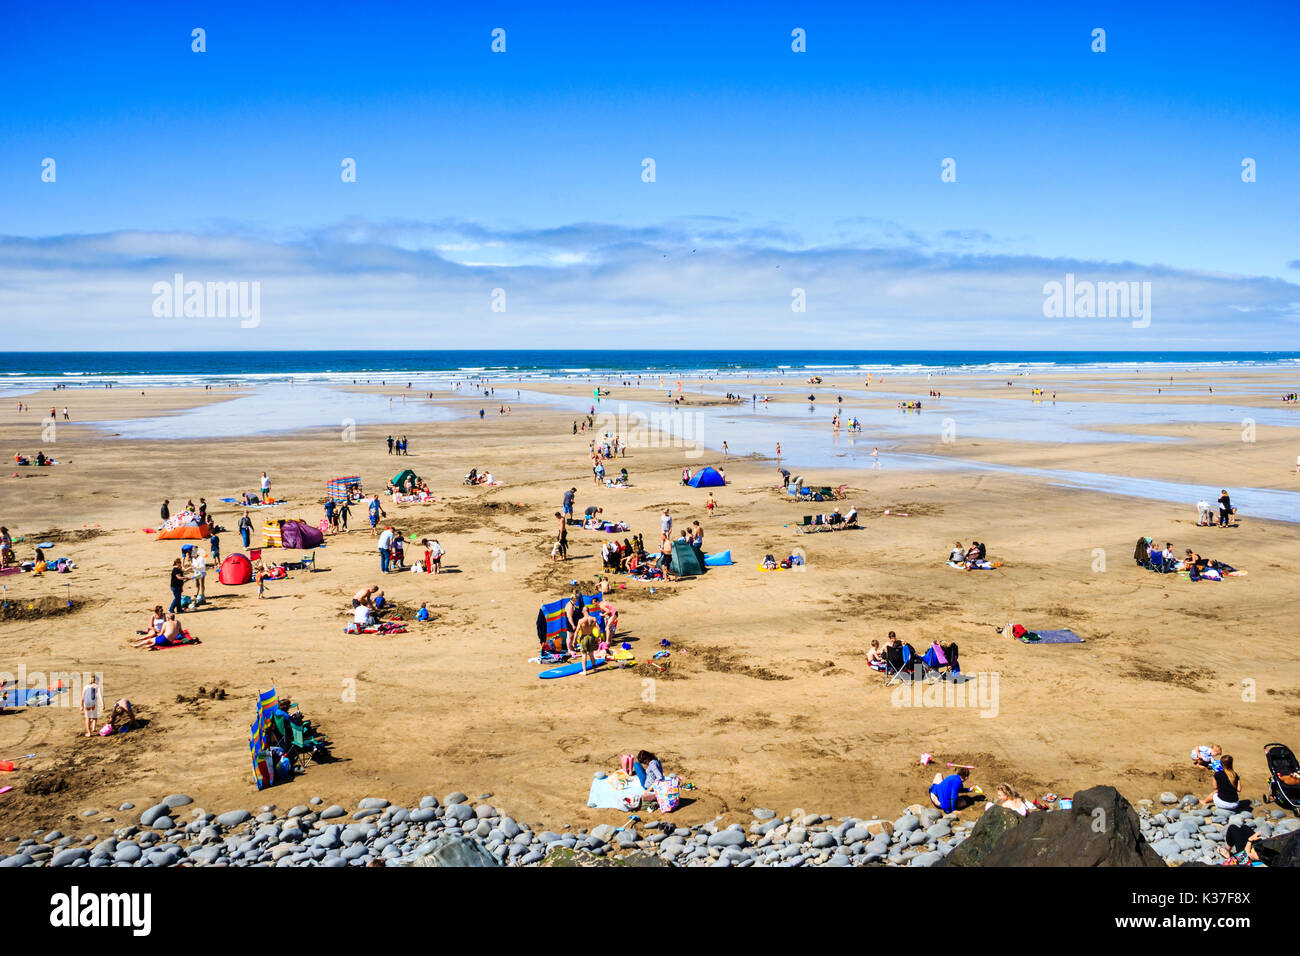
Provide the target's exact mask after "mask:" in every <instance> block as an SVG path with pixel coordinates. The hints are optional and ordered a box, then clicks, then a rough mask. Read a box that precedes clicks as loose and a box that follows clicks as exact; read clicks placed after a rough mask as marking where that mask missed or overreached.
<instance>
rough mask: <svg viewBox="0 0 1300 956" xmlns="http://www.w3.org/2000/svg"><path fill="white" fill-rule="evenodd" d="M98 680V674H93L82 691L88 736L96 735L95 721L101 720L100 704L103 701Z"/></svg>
mask: <svg viewBox="0 0 1300 956" xmlns="http://www.w3.org/2000/svg"><path fill="white" fill-rule="evenodd" d="M98 680H99V678H98V677H97V676H95V675H94V674H91V675H90V683H89V684H87V685H86V686H85V688H84V689H83V690H82V692H81V715H82V716H83V717H84V718H85V719H86V736H87V737H93V736H94V735H95V723H96V721H98V720H99V711H100V706H101V705H102V703H103V702H102V700H101V698H100V694H99V684H98V683H97V682H98Z"/></svg>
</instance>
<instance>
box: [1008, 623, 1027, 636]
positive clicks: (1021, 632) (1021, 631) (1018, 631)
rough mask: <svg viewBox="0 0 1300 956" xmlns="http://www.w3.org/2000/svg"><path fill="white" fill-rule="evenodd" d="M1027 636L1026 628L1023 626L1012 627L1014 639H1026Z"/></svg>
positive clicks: (1014, 625)
mask: <svg viewBox="0 0 1300 956" xmlns="http://www.w3.org/2000/svg"><path fill="white" fill-rule="evenodd" d="M1025 634H1026V631H1025V626H1024V625H1023V624H1013V625H1011V636H1012V637H1024V636H1025Z"/></svg>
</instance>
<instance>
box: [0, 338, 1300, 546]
mask: <svg viewBox="0 0 1300 956" xmlns="http://www.w3.org/2000/svg"><path fill="white" fill-rule="evenodd" d="M1250 370H1256V371H1283V372H1290V371H1294V372H1295V374H1296V381H1295V382H1294V383H1288V384H1281V385H1279V384H1278V383H1276V382H1275V381H1273V382H1263V381H1261V382H1246V383H1240V382H1236V383H1232V385H1231V386H1230V387H1228V388H1223V387H1218V386H1220V385H1221V383H1224V382H1225V380H1226V378H1227V376H1229V375H1230V374H1231V373H1233V372H1243V371H1250ZM1117 371H1118V372H1130V371H1131V372H1137V373H1147V374H1148V375H1152V374H1158V375H1159V376H1160V377H1161V378H1163V377H1164V376H1166V375H1168V376H1172V377H1173V379H1174V380H1175V381H1174V382H1173V383H1165V382H1161V383H1160V384H1161V386H1162V388H1163V391H1166V392H1169V393H1170V397H1174V396H1175V395H1181V397H1182V398H1184V399H1185V398H1187V397H1189V396H1195V397H1196V400H1195V401H1193V402H1189V401H1185V400H1183V401H1179V402H1176V403H1168V404H1167V403H1164V402H1161V401H1153V400H1152V398H1153V396H1152V394H1151V393H1152V390H1153V386H1152V383H1151V380H1150V379H1147V380H1146V381H1145V382H1141V384H1139V382H1140V381H1141V380H1140V375H1138V376H1135V379H1136V380H1137V381H1135V382H1134V386H1133V388H1132V389H1130V390H1123V389H1121V390H1120V391H1119V392H1117V391H1116V388H1115V385H1116V383H1115V382H1114V381H1113V379H1112V380H1111V381H1109V382H1104V381H1103V380H1102V374H1103V373H1112V374H1113V373H1115V372H1117ZM1059 372H1071V373H1083V374H1082V375H1078V374H1076V375H1074V377H1072V379H1071V381H1070V384H1069V388H1070V391H1071V392H1072V393H1073V394H1074V395H1075V396H1076V397H1075V398H1073V400H1071V401H1069V402H1066V401H1062V402H1061V403H1060V404H1059V405H1058V404H1057V403H1056V402H1055V401H1054V400H1048V399H1047V398H1046V397H1044V398H1043V399H1042V400H1034V401H1032V402H1025V401H1023V400H1017V399H1023V397H1024V393H1025V391H1026V390H1028V389H1029V388H1030V387H1031V386H1032V385H1034V384H1035V382H1036V381H1038V382H1041V383H1042V384H1045V385H1046V386H1047V387H1048V388H1049V389H1051V388H1056V387H1058V386H1057V384H1056V383H1054V382H1053V381H1052V379H1051V376H1052V374H1053V373H1059ZM1089 372H1095V373H1096V374H1097V378H1096V379H1090V378H1089V377H1088V375H1087V373H1089ZM959 373H960V374H962V375H972V374H974V375H978V374H987V375H989V376H996V377H997V378H1006V379H1007V380H1008V381H1012V380H1015V382H1016V384H1017V385H1019V386H1021V388H1017V389H1014V390H1009V391H1008V392H1007V393H1006V395H1005V397H1000V396H982V397H981V396H970V395H966V396H961V397H958V396H944V397H943V399H942V401H941V402H939V403H935V402H929V401H925V402H923V405H924V407H923V409H921V410H918V411H916V412H908V411H902V410H897V409H895V408H894V407H893V405H892V404H890V401H889V400H895V399H896V400H897V401H899V402H902V401H905V400H914V399H924V396H922V395H920V394H904V393H902V392H899V393H894V392H892V391H890V390H889V388H890V384H891V383H890V376H891V375H898V374H908V375H911V376H916V375H918V374H921V375H926V376H930V377H932V380H933V383H934V384H933V387H934V388H935V389H936V390H939V391H942V388H943V386H942V379H943V376H945V375H948V374H959ZM872 375H874V376H876V377H875V378H874V379H872V381H871V384H870V386H868V382H867V379H868V377H870V376H872ZM637 376H640V377H641V378H642V380H643V384H645V385H647V386H648V385H650V384H652V383H654V384H657V383H658V379H659V378H663V379H664V380H665V382H664V386H665V388H666V389H667V390H668V392H669V393H671V392H672V391H673V390H674V389H675V387H676V381H677V380H678V379H685V380H689V382H690V384H689V386H688V388H689V391H690V393H691V394H704V395H714V396H720V395H723V394H724V393H725V392H727V391H739V392H741V393H742V394H744V395H745V398H746V399H747V400H746V401H743V402H740V403H735V404H723V405H713V406H708V405H706V406H696V407H693V408H691V409H690V410H689V411H673V410H671V406H668V405H667V403H655V402H644V401H636V400H627V401H625V400H624V399H623V398H622V397H621V396H620V395H619V390H618V389H617V388H614V394H613V395H612V396H611V397H609V398H605V399H601V398H598V397H595V396H593V395H582V394H579V395H573V394H567V395H561V394H556V393H553V392H546V391H544V390H542V386H543V385H544V383H545V382H546V381H555V380H565V381H589V382H592V383H598V384H600V385H602V386H604V385H606V384H610V385H617V383H619V382H621V381H629V380H631V381H635V379H636V378H637ZM747 377H752V378H754V379H763V380H765V383H764V385H762V386H761V387H759V386H757V385H756V387H755V388H754V389H753V391H754V392H762V393H764V394H776V393H797V394H798V395H799V396H800V397H801V398H802V397H803V396H805V395H807V397H808V399H809V400H808V401H806V402H798V403H790V402H773V403H770V404H767V403H764V402H763V401H762V395H758V394H753V395H749V394H745V393H747V392H749V391H750V390H749V389H746V388H744V386H743V385H740V386H736V385H733V384H731V382H733V381H734V380H737V379H740V380H742V381H743V379H745V378H747ZM818 378H822V379H823V380H824V382H825V385H824V387H822V388H816V387H813V386H810V385H809V382H810V381H814V380H816V379H818ZM882 378H883V381H882ZM773 379H776V380H777V381H776V382H775V383H773ZM712 380H719V381H712ZM530 382H532V383H535V384H536V385H537V386H538V388H536V389H530V388H529V383H530ZM353 383H356V384H371V385H377V384H384V385H388V386H398V387H400V389H401V391H400V392H399V393H398V395H397V396H396V397H389V396H385V395H382V394H377V393H364V392H354V391H350V390H344V389H342V388H339V387H338V386H342V385H350V384H353ZM504 383H511V384H509V385H506V384H504ZM408 384H409V385H410V386H411V388H410V391H409V392H407V390H406V386H407V385H408ZM202 385H211V386H213V388H214V389H223V390H226V389H229V390H230V395H229V397H225V396H223V397H221V398H220V399H219V400H218V401H216V402H214V403H211V404H207V405H204V406H200V407H198V408H193V409H187V410H183V411H181V412H178V413H176V414H169V415H161V416H157V417H152V418H137V419H115V420H109V421H104V422H88V423H84V424H91V425H94V426H97V427H99V428H100V429H101V430H102V431H103V432H104V434H105V437H106V438H109V439H145V440H168V439H196V438H197V439H203V438H208V439H214V438H232V437H239V436H251V435H265V434H273V433H277V432H278V433H287V432H295V431H299V430H304V429H327V428H328V429H334V430H338V431H339V433H340V434H342V435H345V436H347V435H353V434H355V433H357V430H358V429H361V430H363V433H365V430H367V429H368V430H371V431H373V430H374V429H380V430H382V431H383V432H385V433H389V432H391V433H397V434H401V433H402V432H403V431H404V430H405V429H406V428H407V427H413V426H415V425H417V424H421V423H428V422H434V421H450V420H453V419H458V418H461V419H463V418H475V417H480V414H479V408H478V405H479V404H480V403H481V404H482V405H483V406H484V408H483V410H482V416H483V417H488V418H494V417H498V416H499V415H500V414H501V413H502V411H504V406H505V404H512V405H516V404H517V405H520V406H526V405H534V406H545V407H548V408H551V409H557V410H562V411H564V412H566V413H569V414H572V415H573V416H574V418H575V421H576V419H577V418H579V417H582V416H584V415H586V414H588V413H595V414H596V415H597V417H598V426H599V427H600V428H601V429H603V430H607V431H610V432H611V433H615V434H625V435H626V434H628V433H629V430H630V429H631V428H632V427H634V426H635V423H636V422H637V421H640V422H648V423H649V424H650V427H651V434H655V435H661V436H667V437H668V440H669V441H670V442H671V443H672V445H673V446H674V447H680V448H681V450H682V455H683V462H684V464H685V465H687V466H698V465H700V464H706V463H710V462H716V461H717V459H718V458H719V455H718V452H719V450H720V449H721V447H722V445H723V443H724V442H725V443H726V446H727V447H728V448H729V449H730V453H731V454H732V455H757V456H759V457H761V458H774V452H775V448H776V445H777V443H778V442H779V443H780V444H781V447H782V449H783V457H782V459H781V462H780V463H781V464H783V465H789V466H790V467H791V468H792V469H794V470H795V471H796V472H800V471H802V472H805V473H807V474H809V475H810V476H811V475H812V474H814V473H815V472H816V471H818V470H820V469H836V468H855V469H859V470H861V469H871V473H873V474H874V473H875V471H876V470H877V469H885V468H887V469H890V470H893V469H904V470H908V471H925V472H943V471H963V472H971V471H976V472H986V473H990V474H992V473H1002V474H1009V475H1018V476H1022V477H1028V478H1034V479H1037V480H1041V481H1046V482H1048V483H1051V484H1055V485H1058V486H1061V487H1066V488H1076V489H1084V490H1089V491H1096V492H1101V493H1104V494H1112V495H1116V494H1117V495H1124V496H1131V497H1137V498H1145V499H1148V500H1157V501H1164V502H1169V503H1171V504H1173V503H1177V504H1179V505H1181V506H1182V507H1183V508H1185V509H1193V511H1192V513H1194V507H1195V504H1194V503H1195V502H1196V501H1198V500H1200V499H1209V500H1213V499H1215V498H1217V496H1218V489H1219V488H1220V487H1221V486H1225V485H1226V486H1232V487H1233V490H1234V501H1236V502H1237V504H1238V506H1239V509H1240V511H1241V513H1242V514H1249V515H1250V516H1251V517H1256V518H1268V519H1273V520H1280V521H1287V522H1300V494H1297V493H1296V492H1293V491H1284V490H1281V489H1275V488H1251V487H1240V486H1236V485H1235V484H1234V482H1233V481H1232V469H1231V467H1230V464H1228V463H1227V462H1226V461H1225V467H1224V468H1223V469H1219V470H1216V471H1215V473H1213V474H1206V475H1197V476H1196V478H1197V479H1199V480H1188V477H1190V476H1178V477H1182V478H1183V480H1177V477H1176V476H1170V477H1169V478H1168V479H1166V480H1152V479H1148V478H1144V477H1140V476H1137V475H1122V474H1120V475H1116V474H1107V473H1103V472H1093V471H1078V470H1063V469H1048V468H1033V467H1027V466H1013V465H1007V464H1002V463H997V462H991V461H980V460H974V459H971V458H970V457H967V456H964V455H963V456H951V455H946V454H935V453H933V451H932V449H934V448H935V447H936V443H938V447H943V443H945V442H947V441H948V440H949V438H950V437H954V436H957V437H960V438H961V439H963V440H965V439H978V440H1013V441H1018V442H1031V443H1032V442H1041V443H1043V444H1044V445H1045V446H1046V445H1053V444H1060V443H1072V444H1088V443H1098V442H1116V441H1118V442H1127V443H1131V444H1132V445H1133V446H1134V449H1135V451H1137V450H1139V449H1140V448H1141V447H1142V446H1150V445H1153V444H1158V443H1166V444H1167V443H1170V442H1177V441H1181V440H1182V439H1179V438H1177V437H1174V436H1171V435H1162V434H1159V433H1157V432H1154V431H1153V430H1152V428H1151V426H1160V425H1165V424H1182V425H1185V424H1189V423H1195V422H1206V423H1216V424H1219V425H1229V424H1230V425H1232V426H1233V427H1234V430H1235V429H1236V428H1238V427H1245V426H1246V425H1249V427H1250V428H1251V429H1253V428H1254V427H1256V426H1258V427H1265V428H1295V429H1300V405H1297V404H1286V403H1282V402H1281V401H1280V399H1281V394H1276V395H1274V394H1273V393H1275V392H1276V393H1281V392H1284V391H1300V352H1086V351H1062V352H1041V351H1040V352H1015V351H945V350H910V351H870V350H864V351H844V350H834V349H825V350H810V349H803V350H779V351H778V350H765V351H744V350H694V351H673V350H635V351H614V350H568V351H565V350H557V351H539V350H493V351H486V350H485V351H363V350H357V351H280V352H201V353H195V352H185V351H181V350H178V351H174V352H7V353H0V397H4V396H12V395H21V394H25V393H30V392H31V391H32V390H33V389H44V390H48V389H51V388H53V387H56V386H62V388H61V389H60V393H59V395H58V397H57V398H54V397H50V398H49V399H39V400H37V403H36V404H37V406H38V410H39V409H40V408H41V407H43V405H44V403H45V402H46V401H49V402H50V403H51V404H55V405H71V406H72V409H73V412H74V415H73V418H74V419H77V416H76V414H75V412H76V409H77V405H76V398H75V395H76V390H78V389H87V388H105V387H122V388H146V387H180V386H202ZM495 385H501V386H502V387H501V388H496V387H495ZM1212 386H1214V387H1216V388H1215V392H1214V393H1213V394H1211V393H1210V392H1209V388H1210V387H1212ZM1093 390H1097V391H1100V390H1105V391H1106V392H1107V393H1108V394H1107V396H1106V398H1107V400H1105V401H1100V400H1098V401H1093V400H1092V399H1091V397H1090V394H1089V393H1090V391H1093ZM814 392H816V393H819V394H816V395H815V394H812V393H814ZM426 393H431V394H432V395H433V398H432V399H426V398H425V394H426ZM1080 394H1081V395H1082V396H1083V397H1082V398H1079V397H1077V396H1078V395H1080ZM404 395H409V396H410V400H409V401H408V400H407V398H406V397H404ZM1262 396H1268V397H1272V398H1276V399H1278V401H1277V402H1276V403H1273V402H1269V403H1267V404H1259V403H1258V402H1255V403H1253V404H1252V403H1249V402H1247V401H1243V399H1245V398H1247V397H1253V398H1256V399H1258V398H1259V397H1262ZM1099 398H1100V396H1099ZM881 399H886V400H887V401H885V402H881V401H880V400H881ZM666 409H667V410H666ZM835 412H838V413H839V414H840V415H841V417H842V420H844V421H845V422H848V421H849V420H850V419H852V420H856V422H858V423H860V425H859V427H856V428H846V429H844V430H843V431H842V432H832V431H831V429H830V428H829V427H828V426H827V422H828V420H829V417H830V416H831V415H832V414H834V413H835ZM78 420H79V419H78ZM32 427H33V428H34V429H36V428H39V427H40V422H39V421H37V419H35V418H34V419H33V425H32ZM945 436H947V437H945ZM776 464H777V462H776V461H775V460H774V461H773V467H775V466H776ZM1282 464H1284V465H1285V464H1286V463H1282Z"/></svg>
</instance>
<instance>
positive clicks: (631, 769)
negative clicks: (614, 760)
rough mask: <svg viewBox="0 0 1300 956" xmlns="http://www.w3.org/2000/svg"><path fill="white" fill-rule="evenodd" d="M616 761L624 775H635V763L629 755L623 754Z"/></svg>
mask: <svg viewBox="0 0 1300 956" xmlns="http://www.w3.org/2000/svg"><path fill="white" fill-rule="evenodd" d="M618 760H619V764H620V765H621V766H622V768H623V772H624V773H628V774H635V773H636V761H635V760H633V759H632V755H631V754H623V756H621V757H619V758H618Z"/></svg>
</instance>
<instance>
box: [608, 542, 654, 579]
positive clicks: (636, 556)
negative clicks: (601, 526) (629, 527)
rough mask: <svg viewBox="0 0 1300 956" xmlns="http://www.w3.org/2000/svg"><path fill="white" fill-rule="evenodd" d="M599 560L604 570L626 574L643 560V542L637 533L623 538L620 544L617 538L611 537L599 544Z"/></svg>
mask: <svg viewBox="0 0 1300 956" xmlns="http://www.w3.org/2000/svg"><path fill="white" fill-rule="evenodd" d="M600 560H601V564H603V565H604V567H605V570H606V571H611V572H614V573H617V574H627V573H629V572H630V571H631V570H632V569H633V568H635V567H636V566H637V565H638V564H639V563H644V562H645V560H646V553H645V543H644V542H643V541H642V540H641V535H639V534H637V535H633V536H632V537H631V539H628V538H624V539H623V542H622V543H621V544H620V543H619V540H618V539H617V538H612V539H610V540H609V541H606V542H605V543H604V544H602V545H601V546H600Z"/></svg>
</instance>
